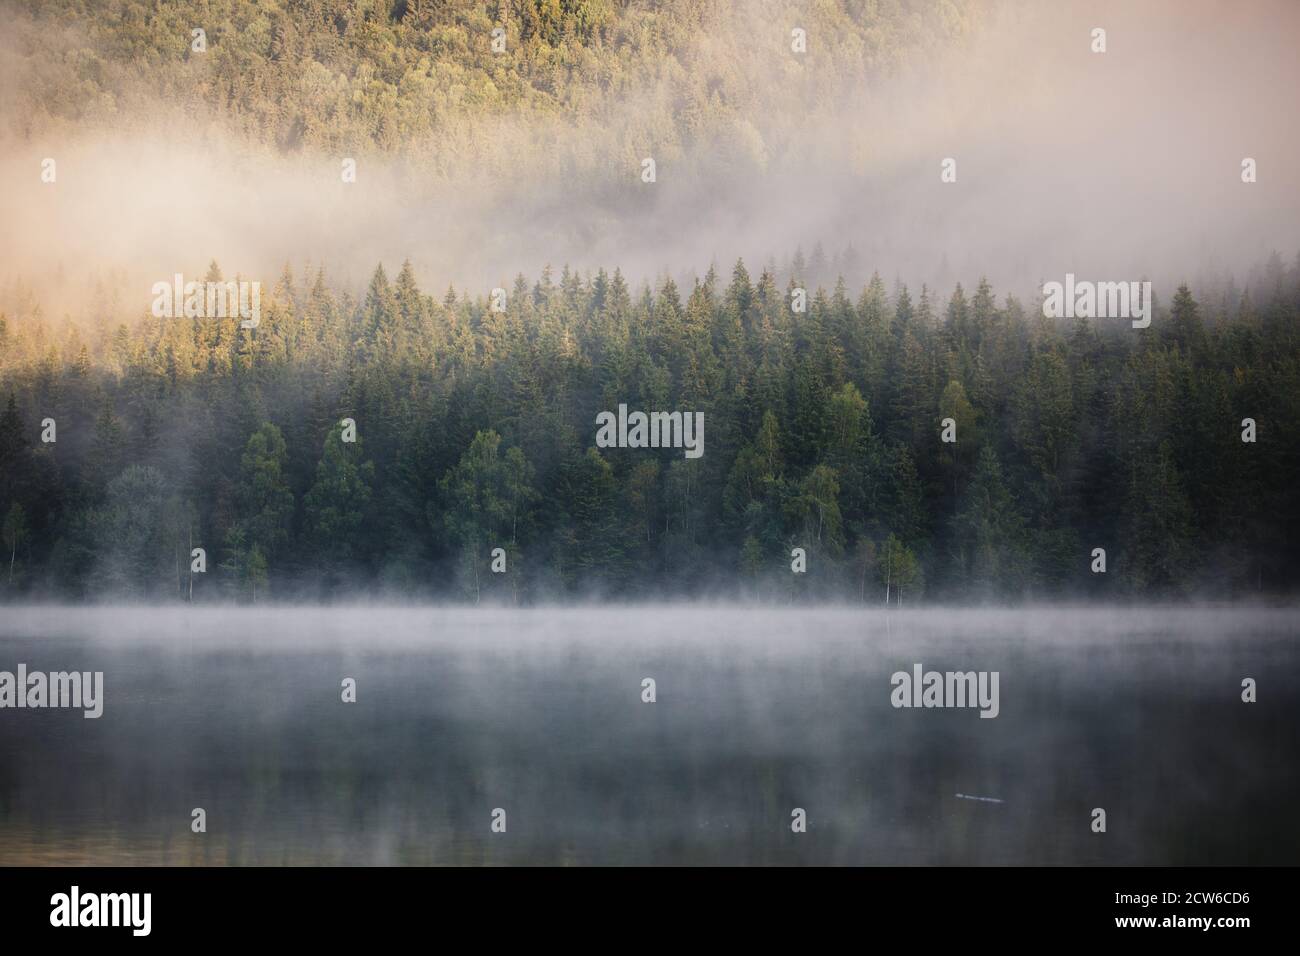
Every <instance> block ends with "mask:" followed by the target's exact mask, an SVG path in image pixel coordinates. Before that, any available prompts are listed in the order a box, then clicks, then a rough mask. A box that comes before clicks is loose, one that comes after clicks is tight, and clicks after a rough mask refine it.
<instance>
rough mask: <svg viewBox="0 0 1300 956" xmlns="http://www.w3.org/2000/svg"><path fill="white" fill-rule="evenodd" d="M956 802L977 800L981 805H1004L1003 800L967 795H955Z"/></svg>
mask: <svg viewBox="0 0 1300 956" xmlns="http://www.w3.org/2000/svg"><path fill="white" fill-rule="evenodd" d="M957 799H958V800H978V801H980V802H981V803H1005V802H1006V801H1005V800H999V799H998V798H997V797H973V796H971V795H970V794H969V793H959V794H957Z"/></svg>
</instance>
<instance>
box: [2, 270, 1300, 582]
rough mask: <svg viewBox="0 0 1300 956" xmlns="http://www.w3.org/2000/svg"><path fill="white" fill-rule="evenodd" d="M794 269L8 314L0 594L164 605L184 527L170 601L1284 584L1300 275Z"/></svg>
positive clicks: (1295, 505) (306, 289)
mask: <svg viewBox="0 0 1300 956" xmlns="http://www.w3.org/2000/svg"><path fill="white" fill-rule="evenodd" d="M213 268H214V269H216V266H215V264H214V267H213ZM793 268H795V266H793V265H792V266H791V270H792V269H793ZM802 268H806V269H811V268H812V266H811V265H805V266H802ZM792 274H793V273H792V271H789V272H788V271H785V270H777V269H776V268H775V267H769V268H765V269H763V270H762V271H761V272H760V273H759V274H758V275H757V276H756V277H751V275H750V273H749V271H748V269H747V268H746V267H745V266H744V265H743V263H737V264H736V266H735V267H734V268H733V269H732V270H731V281H730V282H729V283H727V285H726V287H725V288H723V287H721V286H720V285H719V284H718V283H719V280H718V279H717V277H716V275H715V274H714V273H713V272H710V273H708V274H707V275H706V277H705V278H704V279H702V280H700V281H698V282H696V283H694V284H693V286H692V288H691V289H690V290H689V292H688V293H686V294H683V293H682V292H681V291H679V289H678V287H677V285H676V284H675V283H671V282H667V281H665V282H663V283H661V284H660V285H659V287H658V288H657V289H651V288H649V287H645V288H643V289H641V290H638V291H637V292H636V293H635V294H633V293H632V292H630V291H629V290H628V288H627V285H626V283H625V281H624V280H623V278H622V275H621V274H620V273H619V272H617V271H614V272H613V273H612V274H611V273H607V272H599V273H597V274H596V275H594V276H580V275H577V274H575V273H573V272H572V271H570V270H567V269H566V270H563V271H562V272H561V274H560V275H559V276H558V277H552V276H551V274H550V272H549V271H548V272H547V273H546V274H545V275H543V277H542V278H541V280H540V281H538V282H537V283H535V284H531V283H529V282H528V281H527V280H526V279H524V278H523V277H520V279H519V280H518V281H517V282H516V283H515V285H514V289H513V291H512V292H511V294H510V295H509V296H508V301H507V303H506V311H505V312H504V313H495V312H492V311H491V310H490V309H489V308H488V307H487V302H486V301H485V300H484V299H483V298H474V297H471V296H467V295H464V294H462V293H456V294H454V295H453V294H447V295H437V296H434V295H430V294H428V293H426V292H424V291H422V290H421V289H420V287H419V284H418V282H417V280H416V277H415V275H414V271H413V270H412V269H411V268H410V267H409V266H408V267H403V268H402V269H401V270H400V271H399V272H398V273H397V278H396V279H395V280H392V281H390V280H389V279H388V278H387V273H386V272H384V271H383V270H379V269H377V270H376V271H375V273H374V277H373V279H372V282H371V283H370V287H369V290H368V293H367V295H366V296H364V297H363V298H361V300H360V301H352V300H350V299H348V298H347V297H338V296H336V295H335V294H334V292H333V291H332V290H331V288H330V285H329V283H328V281H327V280H326V278H325V277H324V275H323V274H321V273H319V272H317V273H316V274H314V275H311V276H309V277H306V279H305V281H299V280H297V279H295V278H294V276H293V275H292V274H289V273H287V272H286V276H285V278H284V279H283V280H282V281H281V283H280V284H279V286H278V287H277V289H276V290H275V291H274V292H273V293H272V294H270V295H268V296H266V297H264V303H263V319H262V323H261V326H260V327H259V328H258V329H257V330H256V332H255V333H254V334H248V333H244V334H242V335H238V334H232V332H235V331H238V330H237V326H234V327H227V325H226V324H223V321H222V320H207V319H200V320H193V321H175V322H164V323H159V322H158V321H157V320H153V319H142V320H141V321H140V322H138V323H137V324H136V325H134V326H120V327H117V328H105V329H100V330H98V331H95V330H84V329H83V330H77V329H76V328H75V327H73V326H71V325H69V324H68V323H62V324H60V323H51V322H49V321H48V320H47V319H45V318H44V317H43V316H42V315H41V314H40V312H39V310H38V309H35V308H32V309H29V310H25V311H24V312H23V314H20V315H17V316H6V317H5V318H4V325H3V328H4V333H5V348H4V351H3V353H0V394H3V395H5V396H6V401H5V404H4V407H3V409H0V465H3V467H0V508H3V509H4V514H5V515H6V516H8V517H6V520H5V530H4V542H5V547H6V548H7V549H8V555H7V556H8V558H9V563H10V564H11V565H12V566H13V568H14V578H13V581H14V583H13V586H12V587H9V588H6V592H7V593H10V594H15V595H17V594H28V595H40V594H50V595H56V596H58V595H66V596H82V595H98V594H105V593H112V594H124V595H126V596H128V597H150V598H169V597H172V596H175V595H188V584H189V577H190V576H189V575H188V571H187V564H188V555H189V552H190V549H191V548H192V547H204V548H205V549H207V550H208V552H209V553H210V554H213V555H220V556H221V564H220V565H217V566H214V567H212V568H210V573H211V574H212V575H213V577H214V578H215V579H216V580H215V581H214V582H213V583H214V586H211V587H210V586H209V585H208V583H207V582H208V581H210V580H212V579H211V578H205V577H204V576H202V575H195V576H194V577H195V579H196V581H195V599H196V600H207V599H212V598H214V597H216V596H217V595H219V594H221V593H226V594H227V595H230V596H235V597H238V599H240V600H254V599H255V598H261V597H263V596H264V595H266V594H268V593H269V592H270V591H271V590H272V589H273V590H274V594H275V596H276V597H277V598H290V597H295V596H300V595H301V596H308V597H312V596H319V595H322V594H328V593H333V592H335V591H338V590H350V589H357V590H361V591H370V592H379V591H385V592H394V593H399V594H403V595H421V596H439V595H456V596H458V597H462V598H464V597H467V596H468V597H469V598H470V599H471V600H494V601H495V600H509V601H523V600H535V599H542V598H545V597H549V596H564V595H601V596H605V597H612V598H627V599H637V598H644V597H653V596H657V595H663V594H674V595H675V594H682V595H712V596H736V595H747V596H759V597H761V598H764V599H776V598H788V597H791V596H798V597H801V598H809V599H811V598H818V599H826V598H836V599H847V600H856V601H862V602H866V603H870V604H879V603H883V602H884V601H885V599H886V595H887V594H888V598H889V600H890V601H891V603H897V602H898V601H899V600H900V599H901V600H902V601H904V602H909V601H916V600H919V599H921V598H922V597H924V598H925V599H927V600H972V599H975V600H984V599H988V600H994V599H1005V598H1028V599H1040V598H1050V597H1056V596H1089V595H1091V596H1101V595H1108V596H1111V597H1116V596H1120V595H1125V596H1131V597H1133V598H1139V597H1140V598H1151V597H1163V596H1167V595H1177V594H1182V593H1188V592H1192V591H1203V590H1205V589H1209V590H1210V591H1211V593H1213V594H1214V595H1215V596H1216V597H1217V596H1224V595H1245V594H1256V593H1260V592H1264V593H1281V592H1288V591H1291V590H1293V589H1294V587H1295V583H1296V576H1295V572H1296V569H1297V568H1298V567H1300V544H1297V542H1300V528H1298V527H1297V526H1296V525H1297V521H1300V490H1298V486H1297V484H1296V482H1294V480H1293V476H1294V474H1295V473H1296V472H1297V468H1298V467H1300V397H1297V396H1300V358H1297V356H1300V348H1298V346H1300V336H1298V335H1297V331H1298V330H1300V315H1297V303H1300V294H1298V293H1300V271H1297V270H1296V269H1294V268H1293V269H1290V270H1282V271H1281V273H1277V272H1273V273H1270V275H1271V278H1270V279H1269V281H1268V282H1267V283H1266V284H1265V285H1264V286H1262V287H1255V286H1252V288H1251V294H1250V295H1249V296H1246V295H1244V294H1242V293H1241V292H1239V291H1238V292H1233V291H1231V290H1228V289H1224V288H1221V287H1214V286H1211V287H1209V288H1207V289H1206V290H1204V291H1202V292H1201V293H1200V294H1198V295H1196V296H1193V295H1192V294H1191V292H1190V291H1186V292H1185V293H1184V292H1182V291H1180V293H1179V294H1178V295H1177V296H1174V297H1172V298H1171V301H1170V305H1169V307H1168V308H1167V309H1166V308H1161V307H1159V306H1158V307H1157V310H1156V314H1155V316H1154V319H1153V324H1152V327H1151V329H1149V330H1146V331H1144V332H1135V331H1133V330H1131V329H1129V328H1128V327H1127V326H1126V325H1123V324H1116V325H1110V326H1105V325H1100V326H1098V327H1096V328H1091V327H1088V326H1087V325H1086V324H1084V323H1073V324H1066V323H1062V324H1054V323H1052V322H1050V321H1047V320H1039V319H1035V320H1034V321H1033V322H1029V321H1027V320H1026V318H1025V315H1026V310H1025V309H1024V308H1023V307H1022V306H1021V305H1020V304H1019V303H1018V302H1017V301H1016V300H1015V299H1007V300H1006V301H1005V302H1004V303H1003V304H1001V305H999V304H998V303H997V302H996V300H995V299H994V298H993V294H992V290H991V289H989V288H988V286H987V283H980V284H979V285H978V286H977V291H976V293H975V295H974V296H972V297H971V298H970V299H966V298H965V297H964V296H962V295H961V294H960V293H958V294H955V295H954V296H953V297H952V298H951V299H950V300H949V307H948V308H947V309H946V310H945V311H944V315H943V316H942V317H939V316H937V315H936V314H935V313H934V310H933V309H932V307H931V305H930V301H931V296H930V294H929V292H928V291H923V292H922V294H921V295H920V296H919V297H917V299H916V300H915V301H914V300H913V298H912V296H911V294H910V293H909V292H908V290H907V288H906V287H904V286H900V287H899V288H898V289H897V290H896V291H895V293H894V294H893V295H892V296H889V295H886V294H885V292H884V289H883V285H882V283H881V282H880V280H879V278H878V277H869V278H868V279H867V280H866V282H865V284H864V288H863V290H862V292H861V293H860V295H857V296H851V295H850V294H849V293H848V292H847V288H848V284H847V282H842V283H837V284H836V292H835V293H834V294H831V295H827V294H825V293H824V291H823V292H821V293H819V294H817V295H814V297H813V299H812V300H811V306H810V311H809V313H808V314H807V315H795V314H793V313H792V312H791V310H790V309H789V307H788V304H787V303H786V302H785V301H784V297H783V296H782V295H781V294H780V293H779V292H778V291H777V290H779V289H780V288H782V287H783V286H785V285H787V284H788V282H789V281H790V279H791V275H792ZM557 278H558V281H557ZM74 332H77V334H75V335H74V334H73V333H74ZM51 343H61V345H59V346H55V347H52V346H51ZM995 371H996V373H994V372H995ZM619 402H625V403H627V404H628V406H629V407H630V408H645V409H651V410H654V409H658V410H672V409H686V410H692V411H695V410H698V411H703V412H704V414H705V439H706V440H705V454H704V456H703V457H702V458H700V459H694V460H688V459H686V458H685V457H684V456H683V455H682V453H681V450H680V449H639V450H638V449H617V448H610V449H600V450H598V449H596V448H592V447H590V446H591V444H592V443H593V441H594V438H595V425H594V422H595V416H596V414H597V413H598V412H600V411H605V410H612V409H614V408H616V407H617V404H618V403H619ZM51 409H53V410H54V411H55V412H56V413H57V415H56V417H57V419H58V429H59V432H58V433H59V440H58V442H57V444H51V445H44V444H42V443H41V442H40V440H39V437H38V436H39V434H40V429H39V422H40V420H41V419H42V418H43V417H45V416H46V415H48V414H50V410H51ZM344 417H348V418H353V419H355V421H356V425H357V435H358V440H357V442H356V443H355V444H353V443H345V442H343V441H342V427H341V425H340V421H341V419H343V418H344ZM945 417H952V418H954V419H955V420H956V422H957V442H956V444H948V443H944V442H941V441H940V429H941V424H940V422H941V420H942V419H943V418H945ZM1247 417H1249V418H1253V419H1255V420H1256V421H1257V429H1258V441H1257V442H1255V443H1253V444H1251V443H1243V442H1242V441H1241V440H1240V432H1241V424H1240V423H1241V420H1242V419H1243V418H1247ZM363 449H364V450H363ZM496 547H500V548H503V549H504V550H505V551H506V554H507V567H508V571H507V573H506V574H504V575H498V574H493V573H491V570H490V563H491V550H492V549H493V548H496ZM796 547H799V548H803V549H804V550H805V552H806V553H807V555H808V561H809V569H808V573H807V574H806V575H792V574H791V572H790V564H789V562H790V557H789V556H790V551H791V549H792V548H796ZM1096 547H1102V548H1105V549H1106V551H1107V554H1108V556H1109V558H1108V568H1107V573H1106V574H1105V575H1094V574H1092V573H1091V572H1090V570H1089V565H1090V563H1091V552H1092V549H1093V548H1096ZM6 579H7V576H6Z"/></svg>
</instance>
